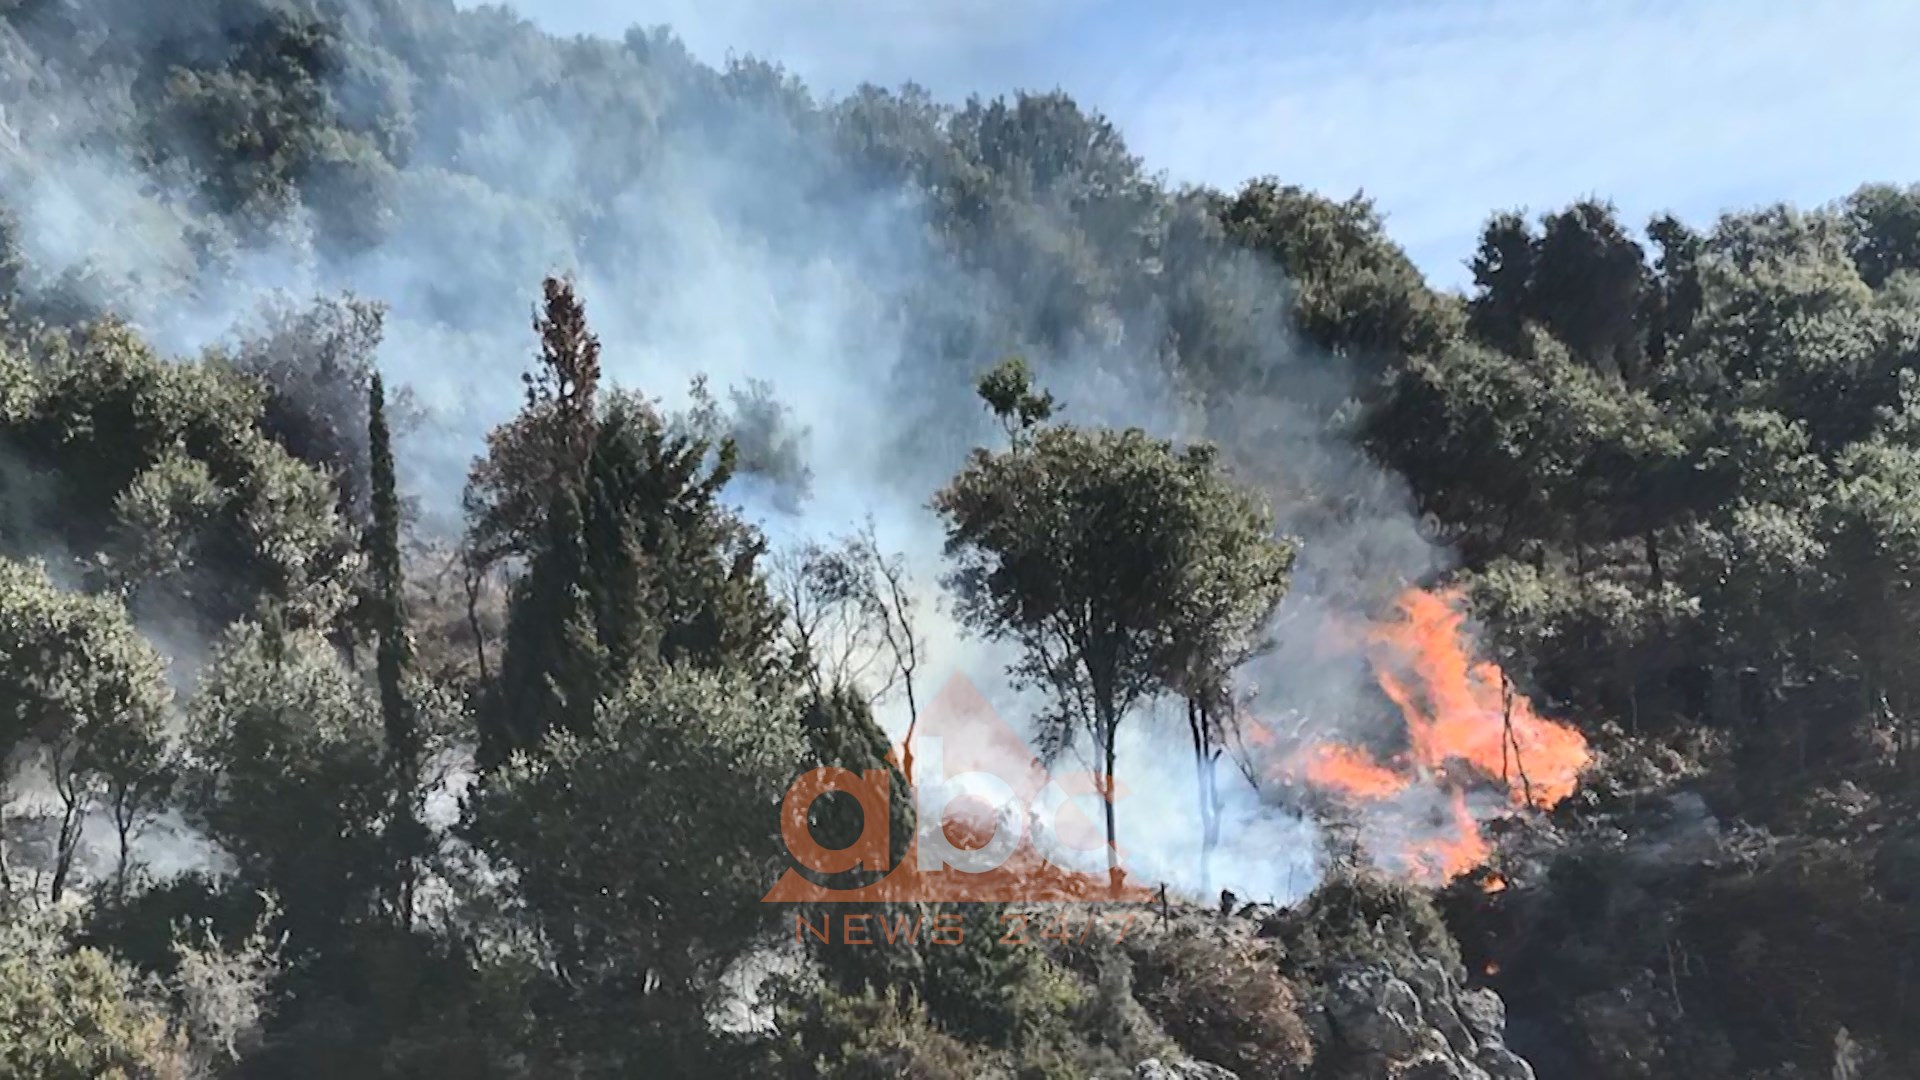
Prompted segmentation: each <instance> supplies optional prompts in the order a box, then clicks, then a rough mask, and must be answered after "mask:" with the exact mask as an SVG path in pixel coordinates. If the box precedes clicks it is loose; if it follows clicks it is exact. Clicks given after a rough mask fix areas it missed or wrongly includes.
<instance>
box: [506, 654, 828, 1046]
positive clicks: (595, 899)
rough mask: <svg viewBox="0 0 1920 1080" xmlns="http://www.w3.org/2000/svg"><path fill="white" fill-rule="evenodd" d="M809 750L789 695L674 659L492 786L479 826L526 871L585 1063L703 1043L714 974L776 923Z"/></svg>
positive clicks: (561, 1036)
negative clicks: (785, 842) (775, 904)
mask: <svg viewBox="0 0 1920 1080" xmlns="http://www.w3.org/2000/svg"><path fill="white" fill-rule="evenodd" d="M806 756H807V754H806V748H805V737H804V735H803V734H802V732H801V729H800V724H799V722H798V720H797V718H796V717H795V715H794V711H793V709H792V707H791V706H790V705H789V704H787V703H785V702H782V701H780V700H778V699H774V698H768V697H766V696H764V695H762V694H760V693H759V692H758V691H756V690H755V689H754V688H753V687H752V686H751V684H750V683H745V682H742V681H741V680H739V679H737V678H731V677H728V676H726V675H724V674H698V673H693V672H685V671H677V670H673V669H666V670H663V671H660V672H657V673H654V674H652V675H643V676H641V677H639V678H637V679H635V680H634V682H633V683H632V684H631V685H630V686H628V687H626V688H624V689H622V690H621V691H619V692H618V693H616V694H614V695H612V696H610V698H609V699H608V700H607V701H606V703H605V704H604V706H603V707H602V708H601V710H600V712H599V714H598V716H597V718H596V720H595V723H594V725H593V727H592V728H591V729H590V730H587V731H581V732H573V731H556V732H554V733H553V734H551V735H549V736H548V737H547V740H546V743H545V745H544V746H543V748H542V753H540V754H539V755H523V756H521V757H517V758H515V759H514V760H513V761H512V762H511V763H510V764H509V765H508V766H507V767H506V768H504V769H502V770H501V771H499V772H498V773H496V774H495V776H494V777H493V778H492V779H491V780H490V781H489V782H488V783H487V784H485V785H484V786H483V787H482V788H481V789H480V791H479V792H478V794H477V795H476V797H475V800H474V803H473V805H472V807H471V821H472V824H473V827H474V829H475V832H476V835H477V836H478V837H479V838H480V843H481V845H482V848H483V850H485V851H486V853H487V854H488V855H489V856H490V857H493V858H495V859H498V860H500V862H501V864H502V865H505V866H510V867H512V868H513V871H514V873H515V874H516V875H517V882H518V889H517V891H518V894H519V896H520V897H521V899H522V902H523V903H524V905H525V912H526V916H527V918H528V919H529V920H530V922H531V928H532V929H533V930H534V931H535V932H537V934H538V935H539V940H540V942H541V943H542V946H543V950H544V954H545V958H546V961H545V962H546V963H547V964H548V965H549V966H550V973H551V975H552V977H553V978H554V979H555V980H556V990H557V992H559V993H561V994H562V995H563V997H564V1000H565V1002H566V1007H565V1009H564V1010H562V1011H560V1012H558V1013H556V1014H554V1017H553V1023H554V1025H555V1029H556V1030H554V1031H553V1032H552V1034H551V1038H552V1039H553V1040H554V1042H555V1043H556V1044H557V1045H560V1046H564V1047H565V1048H566V1052H567V1053H568V1054H570V1055H574V1056H575V1060H576V1062H577V1064H576V1067H578V1068H584V1069H585V1070H586V1071H588V1072H599V1071H603V1070H611V1071H612V1072H614V1073H630V1072H632V1071H634V1070H635V1069H641V1068H646V1069H656V1068H659V1069H666V1070H667V1071H674V1070H677V1069H681V1068H688V1069H691V1068H692V1067H693V1063H694V1062H695V1061H696V1060H698V1059H696V1058H692V1057H685V1056H671V1055H675V1054H691V1053H695V1052H696V1051H697V1047H698V1045H699V1038H700V1035H699V1033H700V1032H703V1031H704V1030H705V1027H706V1025H705V1021H704V1011H703V1010H704V1004H705V1002H706V999H707V995H708V994H709V993H710V992H711V991H712V989H713V987H714V982H713V980H714V979H715V978H716V977H717V976H718V975H719V973H720V972H721V971H722V970H723V969H724V968H725V966H726V965H727V964H728V963H729V962H730V961H731V960H732V959H734V958H735V957H737V956H739V955H740V954H741V953H742V952H743V951H745V950H746V949H747V948H749V947H750V946H751V945H752V943H753V942H754V941H755V940H756V937H757V934H758V932H759V931H760V930H762V929H763V928H765V927H767V926H768V925H769V922H768V920H769V919H770V918H772V909H771V908H769V907H768V906H767V905H764V904H762V903H760V897H761V896H763V895H764V894H765V892H766V890H767V888H768V883H769V882H772V881H773V880H775V878H776V877H777V876H778V872H779V869H780V867H779V865H778V855H779V852H780V850H781V847H780V835H779V813H778V808H779V805H780V800H781V797H782V795H783V793H784V792H785V790H786V788H787V786H788V785H789V784H791V783H792V781H793V779H794V777H795V776H796V775H797V772H798V770H799V769H800V768H801V767H802V764H801V763H802V762H803V761H804V760H805V758H806ZM663 1055H664V1056H663ZM642 1063H645V1064H644V1065H643V1064H642ZM674 1063H677V1064H674Z"/></svg>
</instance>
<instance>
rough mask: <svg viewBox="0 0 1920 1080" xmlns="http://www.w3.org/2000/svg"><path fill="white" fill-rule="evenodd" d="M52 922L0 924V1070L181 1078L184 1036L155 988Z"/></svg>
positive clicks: (111, 1079) (67, 1077) (74, 1076)
mask: <svg viewBox="0 0 1920 1080" xmlns="http://www.w3.org/2000/svg"><path fill="white" fill-rule="evenodd" d="M156 989H157V988H155V987H153V986H152V985H150V984H149V983H147V982H146V981H145V980H143V979H141V978H140V977H139V975H138V974H137V973H135V972H133V971H131V970H129V969H128V968H127V966H126V965H124V964H121V963H118V962H116V961H115V960H113V959H112V958H110V957H108V956H106V955H105V954H102V953H100V952H98V951H96V950H94V949H88V948H81V949H72V950H70V949H68V948H67V947H66V945H65V941H64V935H63V934H61V933H60V932H59V928H58V927H57V926H49V925H45V924H44V923H42V922H39V921H29V920H21V921H18V922H13V923H10V924H8V925H6V926H4V927H0V1076H9V1077H23V1078H24V1077H34V1078H35V1080H140V1078H143V1077H172V1076H185V1075H187V1074H188V1072H187V1070H188V1065H189V1061H190V1058H189V1056H188V1047H187V1044H186V1040H184V1039H182V1038H180V1037H179V1036H178V1035H177V1034H176V1033H175V1032H174V1031H173V1030H172V1025H171V1023H170V1020H171V1017H170V1016H169V1013H168V1010H167V1007H166V1003H165V1001H164V999H163V998H162V997H161V995H160V994H158V993H156V992H155V991H156Z"/></svg>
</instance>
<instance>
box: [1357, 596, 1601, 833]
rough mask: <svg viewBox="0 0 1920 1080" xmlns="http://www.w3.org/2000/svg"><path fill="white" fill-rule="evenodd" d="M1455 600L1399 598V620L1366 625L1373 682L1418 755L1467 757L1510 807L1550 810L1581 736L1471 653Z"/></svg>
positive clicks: (1424, 758) (1576, 774)
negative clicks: (1498, 786) (1370, 629)
mask: <svg viewBox="0 0 1920 1080" xmlns="http://www.w3.org/2000/svg"><path fill="white" fill-rule="evenodd" d="M1463 599H1464V598H1463V597H1462V595H1461V592H1460V590H1458V589H1448V590H1446V591H1444V592H1437V593H1432V592H1425V591H1423V590H1420V589H1413V590H1410V591H1408V592H1407V593H1405V594H1403V595H1402V596H1401V597H1400V602H1399V608H1400V612H1401V614H1402V616H1403V618H1402V619H1400V620H1399V621H1396V622H1392V623H1388V624H1385V625H1383V626H1380V627H1378V628H1376V629H1375V631H1374V633H1373V641H1374V643H1375V644H1376V645H1377V646H1378V647H1379V649H1378V652H1377V653H1376V656H1375V658H1374V674H1375V676H1376V677H1377V678H1378V679H1379V680H1380V689H1381V690H1383V691H1385V692H1386V694H1387V696H1388V697H1390V698H1392V699H1393V702H1394V704H1395V705H1398V706H1399V707H1400V712H1401V715H1402V716H1404V717H1405V718H1406V722H1407V734H1408V737H1409V739H1410V741H1411V742H1412V746H1413V756H1414V759H1415V760H1416V761H1418V762H1419V763H1421V764H1422V765H1425V766H1427V767H1428V768H1430V769H1438V770H1443V769H1444V768H1445V767H1446V765H1447V763H1448V762H1449V761H1464V762H1467V763H1468V764H1470V765H1472V766H1473V767H1475V768H1476V769H1478V770H1479V771H1480V772H1481V774H1482V775H1484V776H1487V777H1498V778H1499V779H1500V782H1501V783H1502V784H1504V785H1506V786H1507V788H1508V794H1509V797H1510V798H1511V799H1512V800H1513V801H1514V803H1515V804H1516V805H1525V804H1526V803H1528V802H1531V803H1532V804H1533V805H1534V806H1535V807H1537V808H1539V809H1542V810H1546V809H1550V808H1552V807H1553V806H1555V805H1557V804H1558V803H1559V802H1560V801H1561V800H1562V799H1565V798H1566V797H1567V796H1569V795H1571V794H1573V789H1574V786H1575V785H1576V784H1577V783H1578V781H1579V779H1580V770H1581V769H1583V768H1585V767H1586V764H1587V740H1586V739H1584V738H1582V737H1581V735H1580V733H1579V732H1578V731H1575V730H1574V729H1573V728H1570V727H1567V726H1565V725H1563V724H1556V723H1554V722H1553V721H1551V720H1547V719H1544V718H1543V717H1541V716H1540V715H1539V714H1538V713H1536V712H1534V710H1533V703H1532V702H1530V701H1528V700H1527V699H1526V697H1525V696H1524V695H1522V694H1520V693H1519V692H1518V691H1516V690H1514V688H1513V684H1512V683H1511V682H1509V681H1508V680H1507V677H1506V674H1505V673H1504V672H1502V671H1501V670H1500V665H1498V664H1495V663H1493V662H1492V661H1490V660H1478V661H1476V660H1474V659H1472V657H1471V655H1470V653H1469V652H1468V645H1467V635H1466V632H1465V623H1466V613H1465V611H1464V610H1463Z"/></svg>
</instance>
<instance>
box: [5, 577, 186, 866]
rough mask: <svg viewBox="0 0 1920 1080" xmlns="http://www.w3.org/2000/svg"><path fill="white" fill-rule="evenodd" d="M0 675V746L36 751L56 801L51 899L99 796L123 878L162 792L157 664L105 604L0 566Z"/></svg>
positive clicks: (163, 706)
mask: <svg viewBox="0 0 1920 1080" xmlns="http://www.w3.org/2000/svg"><path fill="white" fill-rule="evenodd" d="M0 669H4V672H5V674H4V675H0V725H3V727H4V736H0V738H4V743H3V744H0V750H4V751H5V752H6V753H7V754H9V755H11V754H13V753H16V752H18V751H19V750H21V749H23V748H26V747H34V748H37V749H39V750H40V751H41V752H42V755H43V758H44V761H45V764H46V768H47V774H48V777H49V779H50V780H51V781H52V785H53V789H54V792H55V794H56V796H57V797H58V798H59V802H60V808H61V814H60V827H59V832H58V836H57V838H56V841H55V847H54V863H53V873H52V879H51V885H50V892H51V895H52V898H53V899H54V900H55V901H56V902H57V901H58V900H59V899H60V898H61V896H62V895H63V894H64V893H65V891H66V887H67V884H68V880H69V875H70V874H71V872H72V870H73V866H74V858H75V855H76V854H77V852H78V848H79V843H80V829H81V826H82V825H84V824H85V822H86V819H87V817H88V815H89V814H91V813H92V812H93V811H94V810H95V809H97V808H98V807H99V806H100V804H101V802H102V801H103V800H104V801H105V802H106V804H107V807H108V809H109V810H110V811H111V813H112V816H113V820H114V824H115V826H116V828H117V831H118V837H119V841H120V852H119V856H120V858H119V872H118V874H117V879H118V880H120V881H122V882H124V880H125V875H126V870H127V865H128V857H129V844H130V840H131V835H132V833H133V832H134V831H135V830H136V829H137V828H138V826H139V825H140V824H141V822H142V821H144V820H145V819H146V818H147V817H148V816H149V815H150V814H152V813H153V812H154V811H155V810H157V809H158V807H159V805H160V803H161V800H162V799H164V797H165V794H166V790H167V786H168V771H167V770H168V765H167V759H168V756H169V752H168V744H167V739H166V735H165V732H166V724H167V720H168V713H169V710H170V709H171V706H172V700H173V694H172V691H171V689H170V688H169V686H168V684H167V680H166V665H165V663H164V661H162V660H161V658H160V655H159V653H158V652H156V651H155V650H154V648H153V646H152V645H150V644H148V643H147V641H146V640H145V639H144V638H142V637H141V636H140V635H139V634H138V633H137V632H135V631H134V629H133V626H132V624H131V623H130V622H128V621H127V616H126V611H125V609H124V608H122V607H121V606H120V605H119V604H118V603H116V602H115V601H113V600H112V599H110V598H104V597H93V596H87V595H85V594H81V593H73V592H67V591H65V590H62V589H60V588H59V587H57V586H56V585H54V583H53V582H52V580H51V579H49V578H48V577H47V574H46V571H45V570H44V569H43V568H42V567H40V566H37V565H28V564H24V563H18V562H14V561H12V560H0ZM0 869H3V867H0Z"/></svg>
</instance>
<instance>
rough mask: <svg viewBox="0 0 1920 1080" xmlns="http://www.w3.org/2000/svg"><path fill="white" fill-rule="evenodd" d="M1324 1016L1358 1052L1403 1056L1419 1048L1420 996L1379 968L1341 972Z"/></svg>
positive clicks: (1335, 982)
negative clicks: (1375, 969) (1376, 969)
mask: <svg viewBox="0 0 1920 1080" xmlns="http://www.w3.org/2000/svg"><path fill="white" fill-rule="evenodd" d="M1327 1014H1328V1015H1327V1019H1328V1020H1330V1021H1331V1022H1332V1024H1333V1029H1334V1031H1335V1033H1336V1034H1338V1036H1339V1037H1340V1039H1341V1040H1342V1041H1344V1042H1346V1043H1347V1045H1348V1046H1350V1047H1351V1048H1352V1049H1354V1050H1356V1051H1358V1052H1359V1053H1362V1054H1377V1055H1380V1056H1382V1057H1387V1058H1397V1057H1403V1056H1405V1055H1407V1054H1411V1053H1413V1052H1414V1051H1415V1050H1418V1049H1420V1046H1421V1041H1422V1040H1421V1029H1422V1028H1423V1027H1424V1026H1425V1025H1424V1024H1423V1023H1422V1022H1421V1015H1420V998H1419V996H1418V995H1416V994H1415V993H1414V992H1413V987H1411V986H1408V985H1407V984H1406V983H1404V982H1401V981H1400V980H1399V979H1396V978H1394V977H1393V976H1391V975H1388V974H1386V973H1385V972H1381V971H1358V972H1347V973H1345V974H1342V975H1341V976H1340V977H1339V978H1338V979H1336V980H1335V981H1334V984H1333V994H1332V998H1331V1000H1330V1001H1329V1002H1328V1009H1327Z"/></svg>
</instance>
